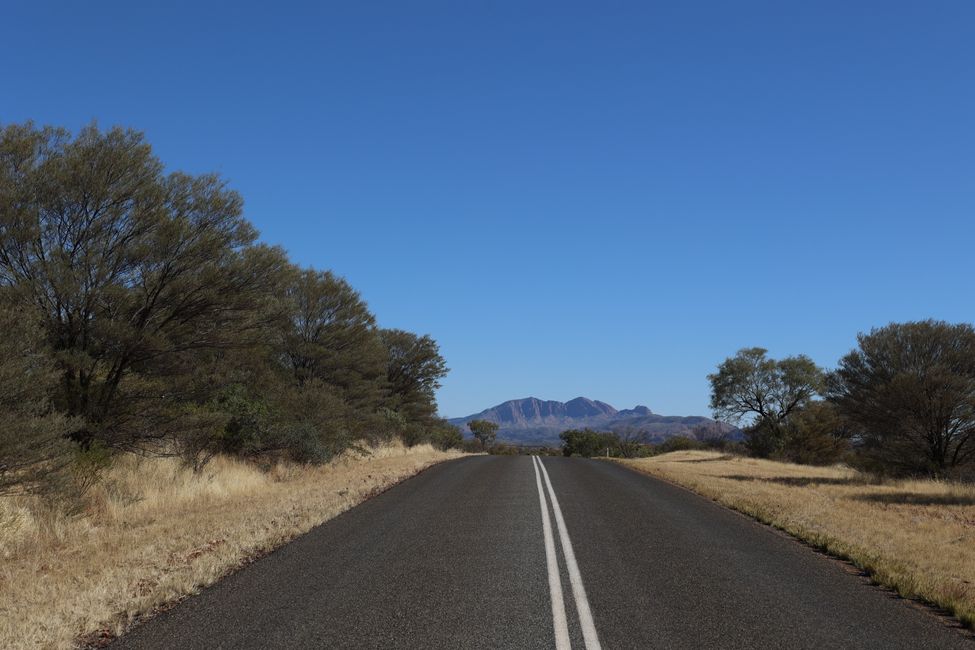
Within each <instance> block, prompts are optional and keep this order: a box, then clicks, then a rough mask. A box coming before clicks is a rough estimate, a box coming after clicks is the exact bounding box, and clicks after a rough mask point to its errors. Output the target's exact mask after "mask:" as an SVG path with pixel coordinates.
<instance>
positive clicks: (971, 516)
mask: <svg viewBox="0 0 975 650" xmlns="http://www.w3.org/2000/svg"><path fill="white" fill-rule="evenodd" d="M621 462H623V463H624V464H626V465H628V466H630V467H633V468H635V469H637V470H639V471H642V472H645V473H647V474H650V475H653V476H658V477H661V478H664V479H668V480H670V481H672V482H674V483H678V484H680V485H683V486H685V487H688V488H690V489H692V490H694V491H695V492H698V493H700V494H702V495H704V496H707V497H710V498H712V499H714V500H716V501H718V502H719V503H722V504H724V505H726V506H729V507H731V508H734V509H735V510H739V511H741V512H743V513H745V514H748V515H751V516H752V517H755V518H756V519H758V520H760V521H762V522H765V523H767V524H771V525H773V526H775V527H777V528H780V529H782V530H784V531H786V532H788V533H790V534H791V535H794V536H796V537H798V538H800V539H802V540H804V541H806V542H809V543H810V544H812V545H814V546H816V547H818V548H821V549H823V550H825V551H827V552H829V553H831V554H833V555H836V556H838V557H841V558H844V559H848V560H850V561H852V562H853V563H854V564H855V565H857V566H858V567H860V568H861V569H863V570H865V571H866V572H867V573H869V574H870V576H871V577H872V578H873V579H874V580H875V581H876V582H878V583H880V584H883V585H885V586H888V587H892V588H894V589H896V590H897V591H898V592H899V593H900V594H901V595H902V596H905V597H908V598H918V599H921V600H924V601H927V602H929V603H932V604H935V605H938V606H940V607H943V608H945V609H947V610H948V611H950V612H952V613H953V614H955V615H956V616H957V617H958V618H959V619H961V620H962V622H963V623H965V624H966V625H968V626H969V627H972V626H975V585H973V583H975V486H970V485H962V484H957V483H950V482H942V481H913V480H912V481H884V482H879V481H874V480H872V479H871V477H869V476H867V475H864V474H860V473H858V472H856V471H854V470H851V469H848V468H845V467H809V466H805V465H792V464H789V463H778V462H773V461H767V460H757V459H753V458H740V457H733V456H728V455H722V454H720V453H716V452H705V451H685V452H674V453H670V454H665V455H662V456H657V457H654V458H646V459H639V460H627V461H621Z"/></svg>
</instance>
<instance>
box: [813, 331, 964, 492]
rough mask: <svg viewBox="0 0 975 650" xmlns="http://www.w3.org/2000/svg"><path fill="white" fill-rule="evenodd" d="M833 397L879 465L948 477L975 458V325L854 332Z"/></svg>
mask: <svg viewBox="0 0 975 650" xmlns="http://www.w3.org/2000/svg"><path fill="white" fill-rule="evenodd" d="M857 341H858V343H859V347H858V349H856V350H853V351H852V352H850V353H849V354H848V355H846V356H845V357H843V359H841V360H840V366H839V368H838V369H837V370H836V371H835V372H834V373H833V374H832V375H831V376H830V378H829V391H828V398H829V399H830V401H832V402H833V403H834V404H835V405H836V406H837V408H838V409H839V412H840V414H841V415H842V416H843V417H844V418H845V419H846V420H847V422H849V423H850V425H851V426H852V427H853V429H854V434H855V435H856V436H857V439H858V442H859V444H860V447H861V449H862V451H863V453H864V454H866V455H867V456H868V457H870V458H872V459H873V460H874V461H875V462H876V463H878V465H879V467H880V468H881V469H895V470H899V471H906V472H918V471H921V472H928V473H932V474H936V475H945V474H946V473H948V472H949V471H950V470H952V469H954V468H957V467H958V466H960V465H962V464H964V463H967V462H969V461H970V460H972V459H973V458H975V328H973V327H972V326H971V325H969V324H967V323H964V324H958V325H951V324H948V323H945V322H943V321H933V320H927V321H920V322H910V323H892V324H890V325H887V326H886V327H881V328H879V329H874V330H871V331H870V333H869V334H860V335H859V336H858V337H857Z"/></svg>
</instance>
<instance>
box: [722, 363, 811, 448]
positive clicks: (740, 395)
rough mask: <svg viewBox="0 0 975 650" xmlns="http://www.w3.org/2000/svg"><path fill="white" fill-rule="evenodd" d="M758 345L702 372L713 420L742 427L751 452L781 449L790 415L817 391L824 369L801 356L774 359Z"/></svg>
mask: <svg viewBox="0 0 975 650" xmlns="http://www.w3.org/2000/svg"><path fill="white" fill-rule="evenodd" d="M767 353H768V351H767V350H765V349H764V348H745V349H742V350H739V351H738V353H737V354H736V355H735V356H733V357H729V358H727V359H725V360H724V361H723V362H722V363H721V364H720V365H719V366H718V370H717V372H715V373H713V374H710V375H708V381H710V383H711V409H712V410H713V412H714V417H715V419H718V420H726V421H729V422H733V423H735V424H744V425H745V426H747V429H746V435H747V442H748V445H749V447H750V448H751V450H752V452H753V453H755V454H756V455H760V456H768V455H770V454H772V453H774V452H776V451H778V450H780V449H781V448H782V446H783V445H784V444H785V441H786V436H787V428H786V425H787V423H788V421H789V419H790V417H791V416H792V415H793V414H794V413H796V412H797V411H799V410H801V409H802V408H804V407H805V406H806V405H807V404H809V402H810V401H811V400H812V399H813V398H814V397H815V396H816V395H817V394H819V393H820V392H821V391H822V390H823V385H824V384H823V382H824V377H825V376H824V373H823V371H822V370H821V369H820V368H819V367H818V366H816V364H815V363H813V361H812V359H810V358H809V357H807V356H805V355H798V356H794V357H786V358H785V359H781V360H776V359H772V358H770V357H768V356H767Z"/></svg>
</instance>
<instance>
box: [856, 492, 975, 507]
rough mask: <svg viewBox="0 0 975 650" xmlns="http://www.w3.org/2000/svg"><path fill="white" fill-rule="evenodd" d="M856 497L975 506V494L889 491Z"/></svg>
mask: <svg viewBox="0 0 975 650" xmlns="http://www.w3.org/2000/svg"><path fill="white" fill-rule="evenodd" d="M854 498H855V499H857V500H859V501H869V502H871V503H886V504H888V505H911V506H975V496H967V495H960V494H915V493H913V492H888V493H879V494H861V495H858V496H856V497H854Z"/></svg>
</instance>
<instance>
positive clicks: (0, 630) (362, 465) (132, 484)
mask: <svg viewBox="0 0 975 650" xmlns="http://www.w3.org/2000/svg"><path fill="white" fill-rule="evenodd" d="M460 455H461V454H460V453H459V452H448V453H445V452H441V451H437V450H435V449H434V448H433V447H431V446H429V445H421V446H417V447H412V448H406V447H404V446H402V445H399V444H396V445H390V446H386V447H380V448H377V449H373V450H371V453H370V455H368V456H365V457H363V456H361V455H356V454H353V453H348V454H346V455H344V456H342V457H341V458H338V459H336V460H335V461H333V462H331V463H329V464H328V465H324V466H319V467H308V466H297V465H285V464H281V465H278V466H275V467H273V468H272V469H271V470H270V471H266V472H265V471H261V470H260V469H258V468H256V467H254V466H253V465H251V464H248V463H246V462H242V461H239V460H235V459H232V458H217V459H215V460H214V461H213V462H211V463H210V464H209V465H208V466H207V467H206V468H205V469H204V471H203V472H201V473H199V474H194V473H193V472H192V471H190V470H188V469H187V468H185V467H184V466H182V465H181V464H180V463H179V462H178V461H177V460H176V459H172V458H140V457H137V456H126V457H124V458H121V459H119V460H118V461H117V462H116V463H115V464H114V465H113V466H112V468H111V469H110V470H109V471H108V472H107V474H106V476H105V478H104V480H103V481H102V482H101V483H100V484H99V485H98V486H96V488H95V489H94V490H93V492H92V493H91V494H90V495H88V497H87V501H88V503H89V508H88V512H87V513H86V514H85V515H84V516H80V517H79V516H74V517H68V516H65V515H64V514H60V513H57V512H53V511H50V510H45V509H44V507H43V506H42V504H41V503H40V502H39V501H36V500H31V499H28V498H22V497H21V498H7V499H0V558H2V560H0V647H3V648H68V647H71V646H72V645H73V643H74V641H75V640H76V639H77V638H78V637H79V636H82V635H87V634H91V633H92V632H94V631H96V630H104V631H105V633H106V634H109V635H110V634H117V633H120V632H121V631H123V630H124V629H125V627H126V626H127V625H128V624H129V623H130V622H131V621H132V620H133V619H134V618H135V617H137V616H139V615H142V614H145V613H147V612H151V611H152V610H153V609H154V608H157V607H158V606H160V605H162V604H164V603H167V602H171V601H173V600H175V599H178V598H180V597H181V596H184V595H186V594H191V593H194V592H196V591H198V590H199V589H201V588H202V587H204V586H206V585H209V584H211V583H213V582H214V581H216V580H217V579H219V578H220V577H221V576H223V575H225V574H226V573H228V572H229V571H231V570H232V569H233V568H235V567H236V566H239V565H240V564H241V563H242V562H245V561H246V560H247V559H248V558H250V557H253V556H255V555H257V554H260V553H262V552H264V551H267V550H270V549H272V548H274V547H277V546H280V545H281V544H284V543H285V542H287V541H289V540H291V539H293V538H294V537H296V536H298V535H300V534H301V533H304V532H307V531H308V530H309V529H311V528H312V527H314V526H316V525H318V524H320V523H322V522H324V521H326V520H328V519H331V518H332V517H334V516H336V515H337V514H339V513H341V512H343V511H345V510H347V509H349V508H351V507H352V506H354V505H356V504H358V503H360V502H361V501H363V500H364V499H366V498H368V496H370V495H371V494H374V493H375V492H377V491H380V490H382V489H384V488H386V487H389V486H390V485H392V484H394V483H396V482H398V481H401V480H403V479H405V478H407V477H409V476H412V475H414V474H416V473H417V472H419V471H420V470H422V469H424V468H426V467H428V466H430V465H432V464H434V463H437V462H439V461H442V460H446V459H449V458H454V457H457V456H460Z"/></svg>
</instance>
